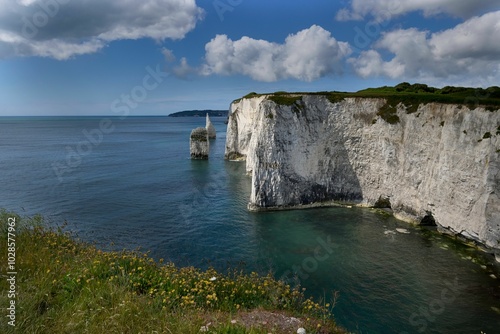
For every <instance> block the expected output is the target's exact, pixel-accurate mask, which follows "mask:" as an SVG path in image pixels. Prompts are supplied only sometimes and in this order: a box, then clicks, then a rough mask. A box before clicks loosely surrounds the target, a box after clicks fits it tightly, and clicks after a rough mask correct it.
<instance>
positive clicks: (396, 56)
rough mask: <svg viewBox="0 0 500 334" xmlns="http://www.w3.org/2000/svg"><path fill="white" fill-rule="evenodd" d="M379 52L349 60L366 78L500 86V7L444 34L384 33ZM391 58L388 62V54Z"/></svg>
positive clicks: (376, 46) (417, 32) (376, 49)
mask: <svg viewBox="0 0 500 334" xmlns="http://www.w3.org/2000/svg"><path fill="white" fill-rule="evenodd" d="M374 48H375V49H374V50H369V51H364V52H362V53H361V54H360V56H359V57H358V58H351V59H349V62H350V63H351V64H352V65H353V66H354V69H355V71H356V73H357V74H358V75H360V76H362V77H369V76H376V75H383V76H388V77H390V78H402V79H407V78H415V79H424V80H427V81H435V82H438V81H441V82H442V81H446V82H450V81H454V82H460V81H463V82H470V83H473V82H472V80H471V78H474V79H473V80H475V81H474V82H475V83H476V84H479V85H488V84H498V80H499V79H500V63H499V62H498V59H500V11H497V12H492V13H488V14H485V15H483V16H480V17H473V18H471V19H469V20H467V21H465V22H464V23H461V24H459V25H457V26H455V27H454V28H452V29H448V30H445V31H442V32H436V33H432V34H431V33H429V32H426V31H420V30H417V29H414V28H412V29H406V30H403V29H400V30H395V31H391V32H388V33H385V34H383V37H382V38H381V39H380V40H379V41H377V42H376V43H375V45H374ZM387 51H389V53H391V54H392V59H389V60H383V57H382V54H383V53H387Z"/></svg>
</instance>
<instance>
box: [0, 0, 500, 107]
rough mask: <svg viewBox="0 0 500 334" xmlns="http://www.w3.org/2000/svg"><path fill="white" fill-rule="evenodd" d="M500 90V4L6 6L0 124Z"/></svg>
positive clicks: (0, 46) (320, 0) (309, 0)
mask: <svg viewBox="0 0 500 334" xmlns="http://www.w3.org/2000/svg"><path fill="white" fill-rule="evenodd" d="M403 81H406V82H410V83H416V82H418V83H424V84H428V85H430V86H434V87H443V86H447V85H454V86H469V87H489V86H499V85H500V0H475V1H468V0H464V1H462V0H460V1H458V0H351V1H348V0H344V1H343V0H339V1H334V0H288V1H281V0H274V1H270V0H198V1H195V0H140V1H139V0H0V116H38V115H40V116H50V115H54V116H56V115H89V116H90V115H94V116H100V115H110V116H113V115H115V116H124V115H167V114H170V113H172V112H176V111H182V110H192V109H226V110H227V109H228V108H229V105H230V103H231V101H232V100H234V99H237V98H239V97H241V96H243V95H246V94H248V93H249V92H257V93H267V92H275V91H301V92H307V91H334V90H335V91H357V90H360V89H364V88H368V87H379V86H384V85H390V86H393V85H396V84H398V83H400V82H403Z"/></svg>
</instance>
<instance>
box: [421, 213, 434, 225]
mask: <svg viewBox="0 0 500 334" xmlns="http://www.w3.org/2000/svg"><path fill="white" fill-rule="evenodd" d="M420 226H437V225H436V220H435V219H434V216H433V215H432V213H430V212H427V214H426V215H425V216H424V218H422V220H421V221H420Z"/></svg>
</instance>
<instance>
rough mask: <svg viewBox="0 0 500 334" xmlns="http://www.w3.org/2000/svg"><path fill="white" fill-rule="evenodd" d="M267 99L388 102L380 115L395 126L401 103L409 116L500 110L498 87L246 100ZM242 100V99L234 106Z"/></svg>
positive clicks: (403, 86) (418, 87) (416, 87)
mask: <svg viewBox="0 0 500 334" xmlns="http://www.w3.org/2000/svg"><path fill="white" fill-rule="evenodd" d="M264 95H266V96H268V97H267V98H268V99H269V100H271V101H273V102H275V103H276V104H278V105H285V106H296V107H297V108H299V109H300V100H301V99H302V96H304V95H320V96H325V97H326V98H327V99H328V100H329V101H330V102H332V103H336V102H340V101H342V100H343V99H345V98H347V97H365V98H383V99H385V100H386V103H385V105H384V106H382V107H381V108H380V110H379V113H378V115H379V116H381V117H382V118H383V119H384V120H385V121H387V122H388V123H391V124H394V123H397V122H399V117H398V116H397V115H396V107H397V106H398V105H399V104H400V103H401V104H403V105H404V106H405V108H406V111H407V113H413V112H415V111H417V108H418V106H419V105H420V104H427V103H432V102H437V103H444V104H458V105H466V106H467V107H469V108H470V109H475V108H476V107H484V108H485V109H486V110H489V111H492V112H493V111H497V110H499V109H500V87H497V86H493V87H489V88H486V89H484V88H470V87H453V86H446V87H443V88H434V87H429V86H427V85H424V84H418V83H416V84H413V85H412V84H409V83H407V82H403V83H400V84H398V85H396V86H394V87H389V86H383V87H378V88H368V89H364V90H360V91H358V92H337V91H333V92H327V91H324V92H293V93H289V92H275V93H268V94H258V93H255V92H252V93H249V94H247V95H245V96H244V97H243V98H252V97H258V96H264ZM239 100H241V99H238V100H235V101H234V102H237V101H239Z"/></svg>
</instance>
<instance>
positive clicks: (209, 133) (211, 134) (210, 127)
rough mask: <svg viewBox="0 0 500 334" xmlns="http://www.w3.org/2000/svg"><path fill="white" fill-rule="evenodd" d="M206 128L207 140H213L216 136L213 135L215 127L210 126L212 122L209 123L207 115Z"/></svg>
mask: <svg viewBox="0 0 500 334" xmlns="http://www.w3.org/2000/svg"><path fill="white" fill-rule="evenodd" d="M206 128H207V132H208V138H210V139H215V137H216V136H217V135H216V134H215V127H214V125H213V124H212V122H211V121H210V117H208V113H207V125H206Z"/></svg>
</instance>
